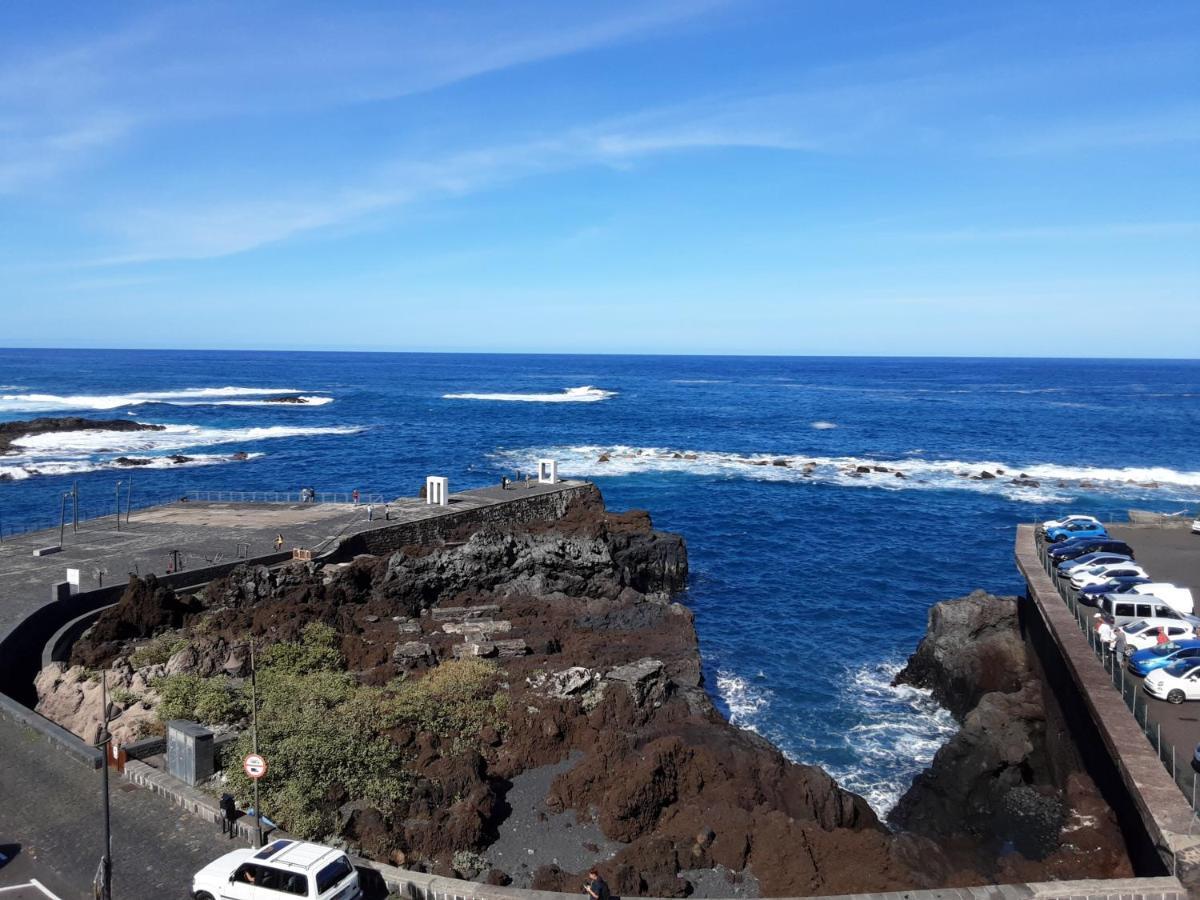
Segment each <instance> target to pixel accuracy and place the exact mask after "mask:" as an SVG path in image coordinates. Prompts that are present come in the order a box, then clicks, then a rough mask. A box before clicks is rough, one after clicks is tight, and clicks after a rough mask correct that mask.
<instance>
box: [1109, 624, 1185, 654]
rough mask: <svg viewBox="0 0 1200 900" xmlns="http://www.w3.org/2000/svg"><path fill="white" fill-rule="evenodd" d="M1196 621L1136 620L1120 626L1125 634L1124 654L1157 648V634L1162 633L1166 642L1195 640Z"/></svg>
mask: <svg viewBox="0 0 1200 900" xmlns="http://www.w3.org/2000/svg"><path fill="white" fill-rule="evenodd" d="M1196 624H1197V623H1196V621H1195V620H1189V619H1138V620H1137V621H1136V622H1130V623H1129V624H1128V625H1122V626H1121V630H1122V631H1123V632H1125V641H1126V646H1127V647H1128V649H1127V651H1126V653H1127V654H1129V653H1136V652H1137V651H1139V650H1149V649H1150V648H1151V647H1157V646H1158V633H1159V631H1160V630H1161V631H1163V632H1165V633H1166V635H1167V641H1168V642H1170V641H1187V640H1193V639H1195V635H1196Z"/></svg>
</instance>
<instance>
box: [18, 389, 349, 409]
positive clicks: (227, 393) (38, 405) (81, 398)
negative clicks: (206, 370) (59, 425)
mask: <svg viewBox="0 0 1200 900" xmlns="http://www.w3.org/2000/svg"><path fill="white" fill-rule="evenodd" d="M274 396H279V397H299V396H304V395H303V391H299V390H297V389H295V388H255V387H235V386H229V387H216V388H180V389H179V390H174V391H137V392H133V393H129V394H73V395H60V394H36V393H30V394H0V412H54V411H56V410H84V409H96V410H104V409H121V408H123V407H126V406H141V405H142V404H144V403H168V404H171V405H173V406H198V405H208V404H214V405H221V406H225V405H235V404H236V405H243V404H251V403H252V404H253V405H256V406H257V405H260V404H261V405H264V406H275V405H279V406H305V405H311V406H321V405H324V404H325V403H330V402H332V401H333V398H332V397H312V396H304V399H305V400H306V401H307V402H306V403H304V404H299V403H279V404H275V403H272V402H271V401H269V400H251V399H249V398H255V397H274ZM226 398H244V399H226Z"/></svg>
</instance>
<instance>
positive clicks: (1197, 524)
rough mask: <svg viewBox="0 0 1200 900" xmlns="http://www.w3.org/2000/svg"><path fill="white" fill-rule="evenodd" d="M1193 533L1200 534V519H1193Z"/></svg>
mask: <svg viewBox="0 0 1200 900" xmlns="http://www.w3.org/2000/svg"><path fill="white" fill-rule="evenodd" d="M1192 534H1200V519H1192Z"/></svg>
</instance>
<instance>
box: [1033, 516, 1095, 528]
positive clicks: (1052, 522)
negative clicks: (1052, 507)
mask: <svg viewBox="0 0 1200 900" xmlns="http://www.w3.org/2000/svg"><path fill="white" fill-rule="evenodd" d="M1073 522H1084V523H1087V524H1094V525H1099V524H1100V520H1099V519H1097V518H1096V517H1095V516H1067V517H1066V518H1063V519H1047V520H1046V521H1045V522H1043V523H1042V531H1049V530H1050V529H1051V528H1066V527H1067V526H1068V525H1070V524H1071V523H1073Z"/></svg>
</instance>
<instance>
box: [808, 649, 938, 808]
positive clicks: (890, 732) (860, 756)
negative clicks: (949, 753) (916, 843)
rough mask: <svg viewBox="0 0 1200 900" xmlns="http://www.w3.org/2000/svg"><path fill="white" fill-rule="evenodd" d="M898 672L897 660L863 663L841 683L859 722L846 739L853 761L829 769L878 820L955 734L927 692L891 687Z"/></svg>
mask: <svg viewBox="0 0 1200 900" xmlns="http://www.w3.org/2000/svg"><path fill="white" fill-rule="evenodd" d="M900 668H901V665H900V663H899V662H888V663H882V664H874V665H865V666H862V667H861V668H858V669H855V670H851V671H848V672H847V677H846V678H845V679H841V680H840V681H841V682H842V683H843V684H844V685H845V688H844V696H843V698H842V702H843V703H844V704H845V706H846V707H847V708H849V709H852V710H854V712H855V713H856V718H858V719H859V723H858V724H857V725H855V726H853V727H852V728H850V730H849V731H848V732H847V733H846V735H845V738H844V740H845V746H846V749H847V750H848V751H849V753H850V755H851V756H852V757H853V759H854V762H853V763H850V764H848V765H846V766H843V767H838V766H829V767H828V768H829V769H830V774H831V775H833V776H834V778H836V779H837V780H838V782H839V783H841V785H842V786H843V787H845V788H847V789H848V790H851V791H854V793H856V794H860V795H861V796H863V797H865V798H866V800H867V802H868V803H870V804H871V808H872V809H874V810H875V812H876V813H878V814H879V816H880V817H881V818H882V817H884V816H886V815H887V813H888V812H889V811H891V809H892V808H893V807H894V806H895V805H896V801H898V800H899V799H900V797H901V795H903V793H904V792H905V791H906V790H908V786H909V785H910V784H912V780H913V778H914V777H915V776H916V775H918V774H919V773H920V772H921V771H922V770H924V769H925V768H926V767H927V766H928V765H929V764H930V763H931V762H932V761H933V757H934V754H936V753H937V751H938V750H939V749H940V748H941V746H942V745H943V744H945V743H946V741H948V740H949V739H950V738H951V737H952V736H953V735H954V733H955V732H956V731H957V730H958V725H957V724H956V723H955V721H954V717H953V716H951V715H950V713H949V711H947V710H945V709H943V708H942V707H940V706H938V704H937V703H936V702H935V701H934V699H933V697H932V696H931V695H930V693H929V692H928V691H924V690H920V689H918V688H914V687H910V686H908V685H897V686H893V685H892V679H893V678H895V677H896V673H897V672H899V671H900Z"/></svg>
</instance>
